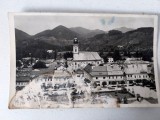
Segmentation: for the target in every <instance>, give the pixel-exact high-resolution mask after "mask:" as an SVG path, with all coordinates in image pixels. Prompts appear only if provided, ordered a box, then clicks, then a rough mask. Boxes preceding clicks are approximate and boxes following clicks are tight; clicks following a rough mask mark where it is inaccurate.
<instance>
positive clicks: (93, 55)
mask: <svg viewBox="0 0 160 120" xmlns="http://www.w3.org/2000/svg"><path fill="white" fill-rule="evenodd" d="M101 59H102V58H101V57H100V56H99V54H98V53H97V52H82V51H80V52H79V54H77V55H76V57H75V58H74V60H101Z"/></svg>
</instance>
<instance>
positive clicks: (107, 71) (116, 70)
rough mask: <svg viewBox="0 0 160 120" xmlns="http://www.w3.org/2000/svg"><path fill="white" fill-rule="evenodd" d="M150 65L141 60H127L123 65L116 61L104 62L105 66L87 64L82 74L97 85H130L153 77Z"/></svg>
mask: <svg viewBox="0 0 160 120" xmlns="http://www.w3.org/2000/svg"><path fill="white" fill-rule="evenodd" d="M137 62H138V63H137ZM150 67H151V65H150V64H149V62H146V61H142V60H138V61H137V60H136V61H134V62H133V60H132V61H128V62H125V63H124V64H123V65H119V64H117V63H113V64H106V65H105V66H91V65H87V66H86V67H85V68H84V71H85V74H84V76H85V78H87V79H89V80H91V81H92V83H93V84H96V85H98V86H104V85H105V86H107V87H118V86H121V85H123V86H130V85H133V84H135V83H137V81H138V82H139V83H142V82H143V80H145V81H150V80H151V79H153V76H152V75H153V73H152V72H153V71H152V70H151V68H150Z"/></svg>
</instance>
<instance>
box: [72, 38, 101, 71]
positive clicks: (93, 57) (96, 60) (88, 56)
mask: <svg viewBox="0 0 160 120" xmlns="http://www.w3.org/2000/svg"><path fill="white" fill-rule="evenodd" d="M102 63H103V58H101V57H100V56H99V54H98V53H97V52H90V51H79V41H78V39H77V38H74V41H73V69H74V70H76V69H78V68H84V67H85V66H86V65H88V64H92V65H94V66H98V65H99V64H102Z"/></svg>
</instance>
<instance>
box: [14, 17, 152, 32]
mask: <svg viewBox="0 0 160 120" xmlns="http://www.w3.org/2000/svg"><path fill="white" fill-rule="evenodd" d="M14 22H15V28H17V29H19V30H22V31H24V32H26V33H28V34H30V35H34V34H37V33H39V32H42V31H44V30H47V29H54V28H55V27H57V26H59V25H63V26H65V27H68V28H71V27H83V28H86V29H90V30H94V29H100V30H104V31H106V32H107V31H109V30H112V29H116V28H120V27H127V28H132V29H136V28H139V27H153V26H154V21H153V17H152V18H151V17H146V16H144V17H142V16H141V17H137V16H136V17H135V16H134V17H133V16H130V17H127V16H126V17H124V16H116V15H114V16H113V15H106V16H105V15H102V16H100V15H99V16H94V15H89V16H87V15H86V14H85V15H83V14H81V15H80V16H78V15H70V16H69V15H57V16H55V15H16V16H14Z"/></svg>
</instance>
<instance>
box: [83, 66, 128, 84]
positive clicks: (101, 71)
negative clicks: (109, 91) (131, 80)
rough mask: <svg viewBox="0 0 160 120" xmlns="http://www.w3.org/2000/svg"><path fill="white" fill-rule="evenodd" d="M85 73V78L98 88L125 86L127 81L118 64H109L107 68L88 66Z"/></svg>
mask: <svg viewBox="0 0 160 120" xmlns="http://www.w3.org/2000/svg"><path fill="white" fill-rule="evenodd" d="M84 71H85V77H86V78H87V79H89V80H91V81H92V83H93V84H96V85H97V86H104V85H106V86H116V85H120V84H123V83H124V80H125V74H124V72H123V70H122V69H121V67H120V66H119V65H117V64H116V65H115V64H114V65H110V64H107V65H106V66H90V65H87V66H86V67H85V69H84ZM124 84H125V83H124Z"/></svg>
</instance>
